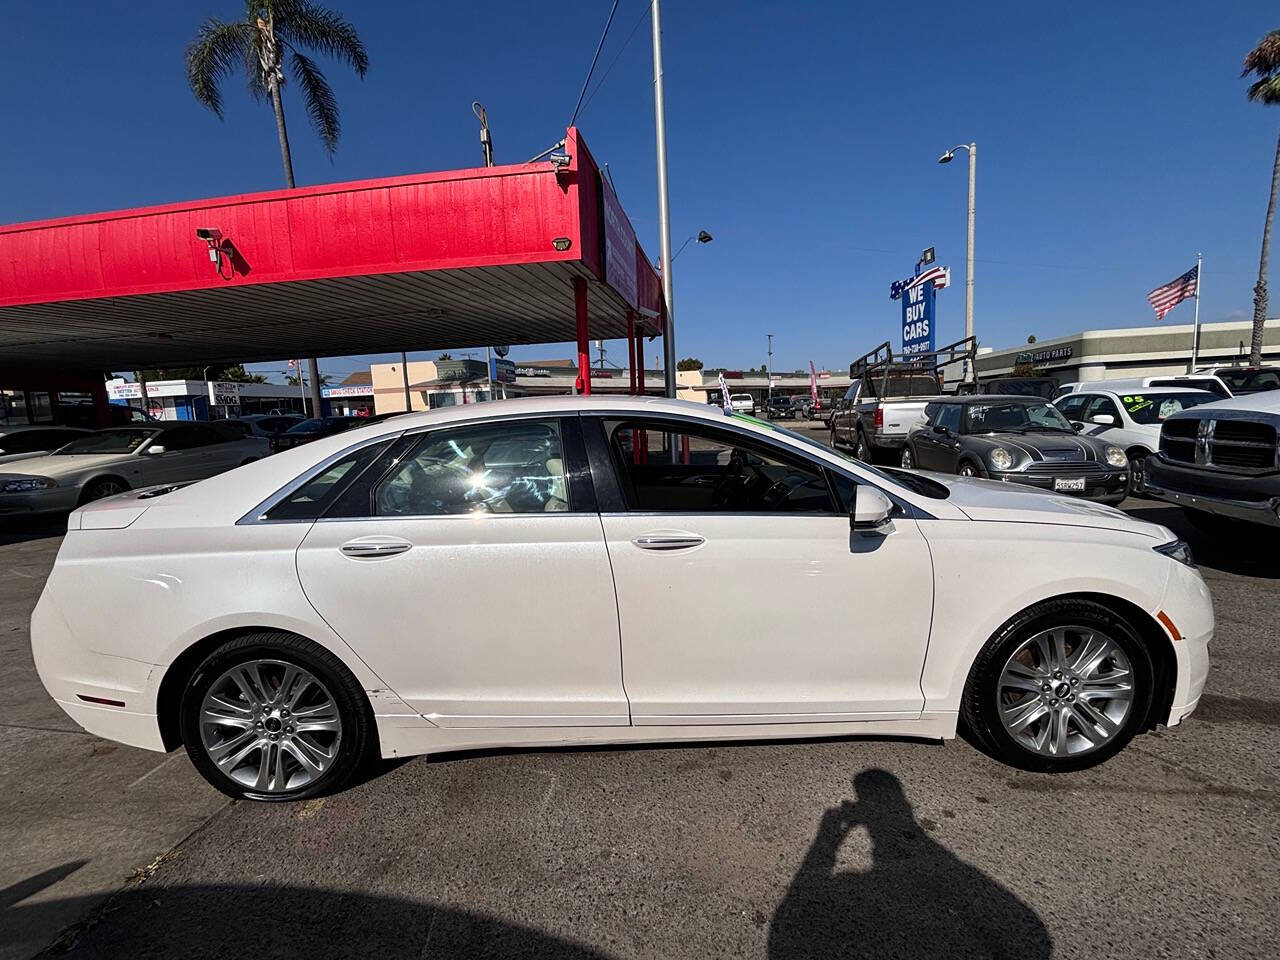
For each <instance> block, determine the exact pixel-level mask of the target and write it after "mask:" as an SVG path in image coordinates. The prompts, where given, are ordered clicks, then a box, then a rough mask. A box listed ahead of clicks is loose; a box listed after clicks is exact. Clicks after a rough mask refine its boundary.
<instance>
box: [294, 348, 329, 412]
mask: <svg viewBox="0 0 1280 960" xmlns="http://www.w3.org/2000/svg"><path fill="white" fill-rule="evenodd" d="M298 373H299V374H301V373H302V371H301V370H299V371H298ZM307 374H308V376H310V377H311V415H312V416H313V417H322V416H324V408H323V407H322V406H321V405H320V367H319V365H318V364H317V363H316V358H315V357H312V358H311V359H309V360H308V361H307Z"/></svg>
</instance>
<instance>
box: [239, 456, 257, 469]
mask: <svg viewBox="0 0 1280 960" xmlns="http://www.w3.org/2000/svg"><path fill="white" fill-rule="evenodd" d="M257 462H258V458H257V457H247V458H246V459H244V460H241V461H240V466H242V467H247V466H248V465H249V464H251V463H257Z"/></svg>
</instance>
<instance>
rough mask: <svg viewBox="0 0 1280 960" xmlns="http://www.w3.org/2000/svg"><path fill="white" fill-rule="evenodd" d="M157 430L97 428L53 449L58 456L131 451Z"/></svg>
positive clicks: (152, 435)
mask: <svg viewBox="0 0 1280 960" xmlns="http://www.w3.org/2000/svg"><path fill="white" fill-rule="evenodd" d="M159 432H160V431H158V430H131V429H124V430H99V431H98V432H96V433H91V434H89V436H87V437H80V438H79V439H78V440H72V441H71V442H70V443H68V444H67V445H66V446H64V447H59V448H58V449H57V450H55V451H54V453H55V454H57V455H58V456H63V455H65V454H77V453H79V454H86V453H133V452H134V451H135V450H137V449H138V448H139V447H140V446H142V445H143V444H144V443H146V442H147V441H148V440H149V439H151V438H152V437H154V436H155V435H156V434H157V433H159Z"/></svg>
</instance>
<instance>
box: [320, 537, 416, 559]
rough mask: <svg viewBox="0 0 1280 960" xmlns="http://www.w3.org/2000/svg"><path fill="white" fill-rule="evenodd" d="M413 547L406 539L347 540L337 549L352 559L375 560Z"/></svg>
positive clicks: (392, 555)
mask: <svg viewBox="0 0 1280 960" xmlns="http://www.w3.org/2000/svg"><path fill="white" fill-rule="evenodd" d="M412 548H413V544H411V543H409V542H408V541H407V540H372V539H371V540H349V541H347V542H346V543H344V544H343V545H342V546H341V547H339V548H338V549H339V550H340V551H341V552H342V555H343V556H346V557H351V558H352V559H353V560H377V559H378V558H379V557H394V556H395V555H396V554H399V553H405V552H407V551H408V550H410V549H412Z"/></svg>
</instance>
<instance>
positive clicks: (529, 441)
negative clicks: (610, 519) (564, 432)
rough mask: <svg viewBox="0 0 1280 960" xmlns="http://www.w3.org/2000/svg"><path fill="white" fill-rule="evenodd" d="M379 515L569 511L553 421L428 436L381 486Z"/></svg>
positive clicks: (511, 423)
mask: <svg viewBox="0 0 1280 960" xmlns="http://www.w3.org/2000/svg"><path fill="white" fill-rule="evenodd" d="M373 504H374V513H375V514H377V515H378V516H439V515H442V514H458V513H564V512H566V511H568V510H569V509H570V502H569V490H568V485H567V484H566V482H565V469H564V452H563V446H562V444H561V440H560V425H559V423H558V422H557V421H556V420H510V421H506V422H504V423H487V424H481V425H478V426H472V427H460V428H457V429H451V430H435V431H432V432H431V433H428V434H425V435H424V436H423V438H422V440H421V442H420V443H419V444H418V446H417V448H416V449H414V450H412V451H411V452H410V453H409V454H408V455H407V456H405V457H404V458H402V460H401V462H400V464H399V466H397V467H396V468H395V469H394V470H392V471H391V473H390V474H389V475H388V476H387V477H386V478H385V479H384V480H383V481H382V482H381V483H379V484H378V487H377V489H376V490H375V491H374V496H373Z"/></svg>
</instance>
